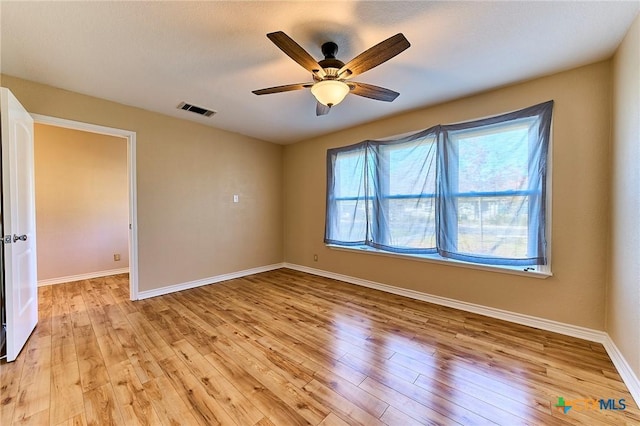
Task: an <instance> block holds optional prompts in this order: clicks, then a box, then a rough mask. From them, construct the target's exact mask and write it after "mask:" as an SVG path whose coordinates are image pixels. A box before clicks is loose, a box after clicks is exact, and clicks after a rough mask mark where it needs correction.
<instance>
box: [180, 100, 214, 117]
mask: <svg viewBox="0 0 640 426" xmlns="http://www.w3.org/2000/svg"><path fill="white" fill-rule="evenodd" d="M178 109H183V110H185V111H191V112H193V113H196V114H200V115H204V116H205V117H211V116H212V115H213V114H215V113H216V112H215V111H213V110H210V109H206V108H202V107H199V106H195V105H191V104H188V103H186V102H180V105H178Z"/></svg>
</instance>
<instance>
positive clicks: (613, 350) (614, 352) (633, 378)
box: [603, 334, 640, 406]
mask: <svg viewBox="0 0 640 426" xmlns="http://www.w3.org/2000/svg"><path fill="white" fill-rule="evenodd" d="M603 346H604V348H605V349H606V351H607V353H608V354H609V358H611V361H612V362H613V365H615V366H616V369H617V370H618V373H619V374H620V377H622V381H623V382H624V384H625V385H627V387H628V388H629V392H630V393H631V395H632V396H633V399H634V400H635V401H636V405H638V406H640V379H638V376H637V375H636V374H635V373H634V371H633V370H632V369H631V366H630V365H629V363H628V362H627V360H626V359H625V357H624V356H623V355H622V352H620V349H618V347H617V346H616V344H615V343H614V342H613V340H612V339H611V337H610V336H609V335H608V334H607V338H606V340H605V341H604V343H603Z"/></svg>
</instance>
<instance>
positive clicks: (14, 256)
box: [0, 88, 38, 361]
mask: <svg viewBox="0 0 640 426" xmlns="http://www.w3.org/2000/svg"><path fill="white" fill-rule="evenodd" d="M0 95H1V102H0V115H1V121H0V124H1V128H2V139H1V144H2V209H1V213H2V234H1V235H2V236H3V249H4V256H3V263H4V277H3V279H4V286H5V295H6V300H5V307H6V315H7V318H6V319H7V361H13V360H15V359H16V358H17V356H18V354H19V353H20V351H21V350H22V348H23V346H24V345H25V343H26V342H27V339H28V338H29V336H30V335H31V332H32V331H33V329H34V328H35V327H36V324H37V323H38V280H37V276H36V270H37V268H36V224H35V216H36V214H35V193H34V188H35V185H34V173H33V169H34V166H33V119H32V118H31V116H30V115H29V113H28V112H27V111H26V110H25V109H24V108H23V107H22V105H20V103H19V102H18V100H17V99H16V98H15V97H14V96H13V94H12V93H11V92H10V91H9V90H8V89H5V88H0Z"/></svg>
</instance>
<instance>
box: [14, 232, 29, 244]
mask: <svg viewBox="0 0 640 426" xmlns="http://www.w3.org/2000/svg"><path fill="white" fill-rule="evenodd" d="M16 241H27V234H22V235H16V234H13V242H14V243H15V242H16Z"/></svg>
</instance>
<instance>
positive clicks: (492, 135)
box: [325, 101, 553, 265]
mask: <svg viewBox="0 0 640 426" xmlns="http://www.w3.org/2000/svg"><path fill="white" fill-rule="evenodd" d="M552 108H553V101H549V102H546V103H543V104H540V105H536V106H533V107H530V108H526V109H523V110H520V111H516V112H512V113H508V114H504V115H500V116H496V117H491V118H487V119H482V120H476V121H472V122H466V123H458V124H453V125H438V126H435V127H432V128H429V129H426V130H423V131H421V132H418V133H416V134H413V135H410V136H406V137H402V138H398V139H391V140H385V141H364V142H361V143H358V144H355V145H351V146H347V147H342V148H336V149H331V150H328V152H327V210H326V226H325V243H327V244H334V245H342V246H365V245H366V246H371V247H374V248H377V249H381V250H386V251H390V252H396V253H408V254H431V253H438V254H439V255H440V256H442V257H447V258H453V259H458V260H464V261H470V262H475V263H484V264H497V265H543V264H546V262H547V259H546V247H547V241H546V235H545V229H546V223H545V217H546V212H545V206H546V189H547V188H546V182H547V157H548V146H549V137H550V130H551V115H552Z"/></svg>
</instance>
